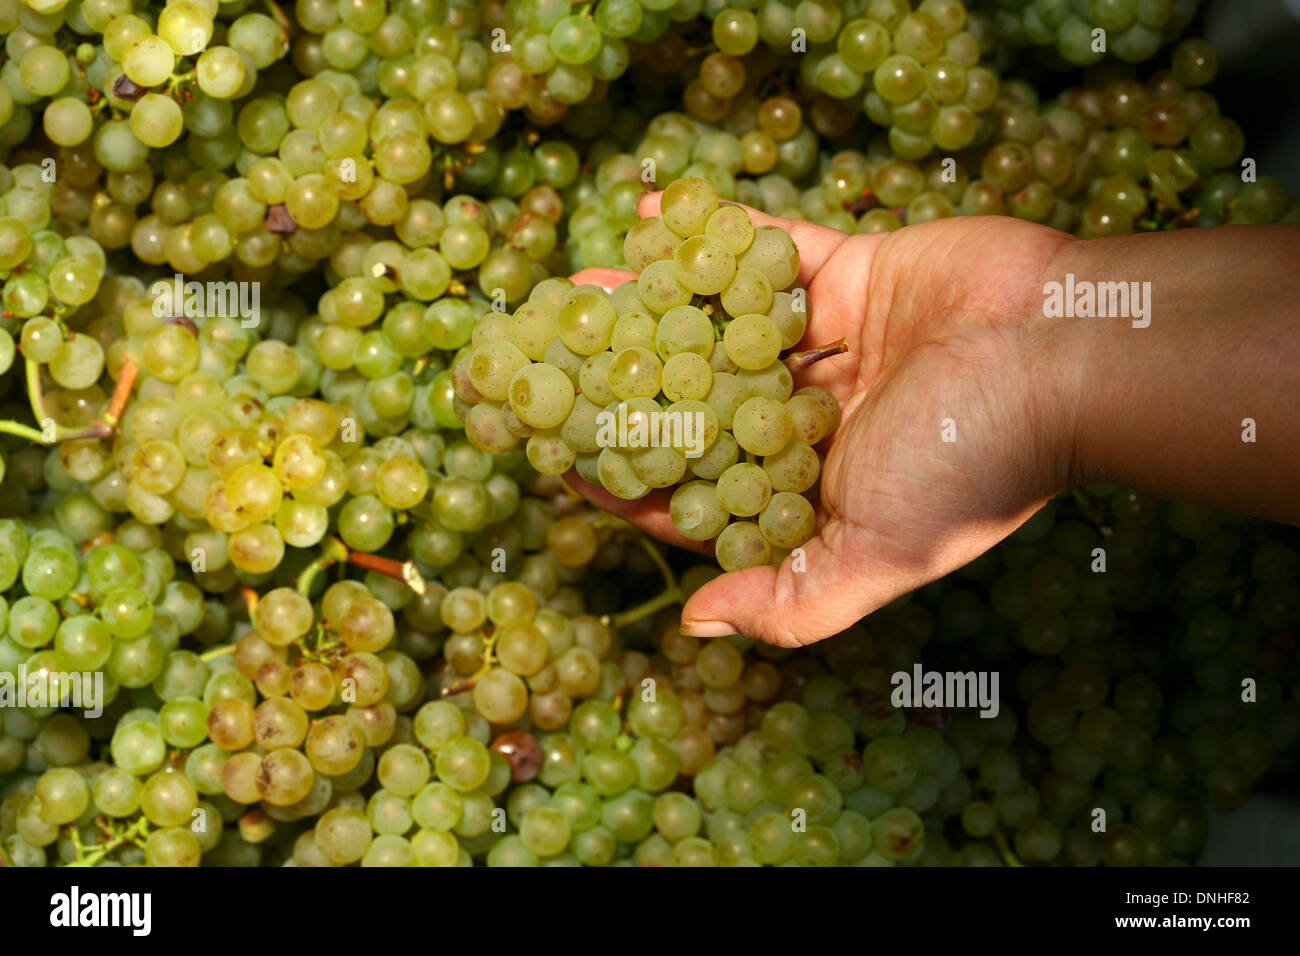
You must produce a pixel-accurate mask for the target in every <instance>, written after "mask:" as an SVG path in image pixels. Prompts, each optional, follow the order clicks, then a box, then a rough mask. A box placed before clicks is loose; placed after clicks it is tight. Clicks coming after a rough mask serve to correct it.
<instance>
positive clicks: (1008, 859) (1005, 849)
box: [993, 827, 1024, 866]
mask: <svg viewBox="0 0 1300 956" xmlns="http://www.w3.org/2000/svg"><path fill="white" fill-rule="evenodd" d="M993 842H994V843H996V844H997V845H998V852H999V853H1001V854H1002V860H1003V862H1004V863H1006V865H1007V866H1024V864H1023V863H1021V862H1020V861H1019V860H1018V859H1016V855H1015V854H1014V853H1012V852H1011V847H1009V846H1008V845H1007V838H1006V837H1004V836H1003V835H1002V828H1001V827H994V828H993Z"/></svg>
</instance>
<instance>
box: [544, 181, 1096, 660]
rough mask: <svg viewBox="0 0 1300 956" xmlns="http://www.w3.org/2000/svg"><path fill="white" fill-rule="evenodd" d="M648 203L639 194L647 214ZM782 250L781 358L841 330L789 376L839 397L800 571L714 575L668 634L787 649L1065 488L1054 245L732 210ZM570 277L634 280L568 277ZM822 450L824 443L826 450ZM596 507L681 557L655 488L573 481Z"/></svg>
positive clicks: (930, 571)
mask: <svg viewBox="0 0 1300 956" xmlns="http://www.w3.org/2000/svg"><path fill="white" fill-rule="evenodd" d="M660 195H661V194H660V193H653V194H650V195H648V196H646V197H645V199H643V200H642V203H641V208H640V213H641V215H642V216H643V217H646V216H654V215H658V214H659V199H660ZM748 211H749V213H750V215H751V216H752V217H753V218H754V221H755V223H756V224H767V225H776V226H779V227H781V228H782V229H785V230H786V231H787V232H789V233H790V235H791V237H792V238H793V239H794V241H795V244H796V245H797V246H798V248H799V256H800V270H799V282H800V284H802V285H804V286H806V287H807V289H808V297H809V323H808V330H807V333H806V334H805V336H804V340H803V342H802V343H800V345H799V348H812V347H815V346H819V345H825V344H829V343H832V342H835V341H837V340H838V339H840V338H845V339H847V340H848V343H849V351H848V353H847V354H844V355H838V356H833V357H831V358H828V359H825V360H823V361H821V362H819V363H817V364H815V365H813V366H811V367H810V368H808V369H806V370H804V371H802V372H800V373H798V374H796V376H795V380H796V387H798V386H803V385H819V386H821V387H823V388H825V389H827V390H829V391H830V392H831V393H832V394H833V395H834V396H835V397H836V398H837V399H838V400H839V402H840V405H841V407H842V414H841V418H840V423H839V426H838V428H837V429H836V430H835V432H834V433H833V434H832V435H830V436H828V437H827V439H826V440H825V441H824V442H823V444H822V446H821V447H820V449H819V450H823V451H825V454H826V459H825V465H824V468H823V472H822V479H821V490H820V508H819V511H818V533H817V535H816V536H815V537H814V538H813V539H811V540H810V541H808V542H807V543H806V544H805V545H804V546H803V556H802V562H801V565H802V568H803V570H796V566H795V562H794V561H793V560H792V558H790V557H787V558H786V559H785V561H784V562H783V563H782V565H781V566H780V567H779V568H777V567H770V566H766V567H756V568H749V569H747V570H744V571H737V572H732V573H728V574H723V575H721V576H719V577H718V578H716V579H714V580H712V581H710V582H709V583H707V584H705V585H704V586H703V587H701V588H700V589H699V590H698V591H696V592H695V594H694V595H692V596H691V598H690V600H689V601H688V602H687V603H686V606H685V608H684V609H683V613H682V625H681V628H682V631H683V632H684V633H687V634H691V635H694V636H696V637H718V636H722V635H724V634H732V633H741V634H745V635H748V636H750V637H756V638H760V639H762V640H764V641H768V642H770V643H773V644H778V645H781V646H787V647H793V646H799V645H804V644H810V643H813V642H815V641H818V640H821V639H822V638H825V637H829V636H831V635H833V634H837V633H839V632H840V631H842V630H844V629H845V628H847V627H848V626H849V625H851V624H853V623H854V622H855V621H857V620H858V619H859V618H861V617H862V616H864V615H866V614H868V613H870V612H871V611H874V610H875V609H877V608H879V607H881V606H883V605H885V604H887V603H889V602H890V601H892V600H894V599H895V598H897V597H899V596H900V595H903V594H906V593H907V592H909V591H912V590H914V589H915V588H917V587H920V586H921V585H924V584H927V583H929V582H930V581H933V580H935V579H937V578H939V577H941V576H943V575H944V574H947V573H948V572H950V571H953V570H955V569H956V568H959V567H961V566H962V565H964V564H966V563H967V562H969V561H971V560H972V559H974V558H975V557H977V556H979V555H980V554H982V553H983V552H985V551H986V550H988V549H989V548H990V547H992V546H993V545H994V544H996V543H997V542H998V541H1000V540H1002V539H1003V538H1005V537H1006V536H1007V535H1008V534H1010V533H1011V532H1012V531H1014V530H1015V529H1016V528H1017V527H1019V525H1020V524H1021V523H1023V522H1024V521H1025V519H1026V518H1028V517H1029V516H1030V515H1031V514H1033V513H1034V512H1035V511H1037V510H1038V509H1039V508H1040V507H1041V506H1042V505H1043V504H1044V503H1045V502H1046V501H1047V500H1048V499H1049V498H1051V497H1052V496H1053V495H1054V494H1056V493H1058V492H1059V491H1061V490H1063V489H1064V488H1065V487H1066V484H1067V479H1068V476H1069V474H1070V471H1071V465H1072V455H1073V449H1072V444H1073V413H1074V409H1075V408H1076V406H1077V399H1078V383H1079V380H1080V377H1081V375H1080V373H1079V371H1078V368H1079V366H1078V365H1077V363H1076V364H1075V365H1074V366H1071V364H1070V363H1069V361H1068V358H1067V360H1066V361H1064V362H1058V361H1057V360H1056V356H1057V355H1058V354H1062V353H1063V349H1062V348H1061V346H1060V345H1059V344H1058V341H1057V337H1056V336H1055V334H1054V333H1055V331H1056V329H1057V327H1058V324H1059V321H1060V320H1048V319H1045V318H1043V316H1042V308H1041V303H1042V286H1043V279H1042V277H1043V275H1044V273H1045V271H1046V268H1047V266H1048V263H1049V262H1050V260H1051V259H1052V257H1053V256H1054V255H1055V254H1056V252H1057V251H1058V249H1059V248H1060V247H1061V246H1062V245H1063V244H1064V243H1068V242H1070V241H1072V240H1070V238H1069V237H1067V236H1065V235H1063V234H1061V233H1058V232H1055V231H1053V230H1051V229H1048V228H1046V227H1043V226H1036V225H1033V224H1030V223H1026V222H1022V221H1020V220H1016V219H1010V218H1003V217H959V218H952V219H944V220H939V221H935V222H929V223H921V224H917V225H915V226H911V227H908V228H906V229H902V230H899V231H896V232H892V233H885V234H876V235H856V236H849V235H846V234H845V233H842V232H839V231H838V230H834V229H829V228H827V227H824V226H818V225H815V224H812V223H807V222H800V221H796V220H789V219H779V218H775V217H772V216H767V215H764V214H763V213H759V212H756V211H754V210H752V209H751V210H748ZM573 278H574V281H575V282H579V283H593V284H596V285H601V286H604V287H606V288H612V287H613V286H615V285H618V284H619V283H621V282H624V281H626V280H628V279H631V278H634V274H633V273H631V272H626V271H620V270H615V269H586V270H583V271H582V272H580V273H578V274H577V275H575V276H574V277H573ZM827 449H828V450H827ZM567 480H568V481H569V482H570V484H572V485H573V487H574V488H575V489H576V490H578V491H579V492H581V493H582V494H583V495H584V496H586V497H587V498H588V499H590V500H591V501H593V502H594V503H596V504H598V505H600V506H601V507H603V508H605V509H607V510H609V511H611V512H613V513H615V514H618V515H620V516H622V517H624V518H627V519H628V520H630V521H632V522H633V523H635V524H637V525H638V526H640V527H641V528H643V529H644V530H646V531H648V532H649V533H651V534H653V535H655V536H656V537H658V538H661V539H662V540H664V541H668V542H670V543H672V544H676V545H679V546H681V547H685V548H691V549H693V550H697V551H703V552H705V553H712V548H713V545H712V542H703V543H701V542H694V541H689V540H687V539H685V538H683V537H682V536H681V535H680V534H679V533H677V531H676V530H675V529H674V528H673V525H672V522H671V521H670V520H669V516H668V507H667V504H668V498H669V496H670V493H671V489H664V490H660V491H657V492H654V493H652V494H651V495H649V496H647V497H646V498H643V499H640V500H636V501H624V500H621V499H619V498H616V497H614V496H613V495H611V494H609V493H608V492H606V491H605V490H604V489H602V488H599V487H597V486H594V485H591V484H589V483H588V482H585V481H583V480H582V479H580V478H578V477H577V476H576V474H571V475H569V476H567Z"/></svg>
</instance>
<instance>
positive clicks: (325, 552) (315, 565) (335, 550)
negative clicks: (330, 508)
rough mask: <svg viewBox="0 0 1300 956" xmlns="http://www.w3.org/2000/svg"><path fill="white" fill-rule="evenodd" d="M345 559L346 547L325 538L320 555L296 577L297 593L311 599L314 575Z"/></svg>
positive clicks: (336, 541) (336, 539) (346, 556)
mask: <svg viewBox="0 0 1300 956" xmlns="http://www.w3.org/2000/svg"><path fill="white" fill-rule="evenodd" d="M347 559H348V547H347V545H345V544H344V543H343V542H342V541H340V540H339V539H338V538H326V539H325V544H324V546H323V547H322V548H321V553H320V555H319V556H318V557H317V558H316V560H314V561H313V562H312V563H311V564H309V565H307V567H305V568H303V569H302V573H301V574H299V575H298V593H299V594H301V595H302V596H303V597H311V586H312V584H313V583H315V581H316V575H318V574H320V573H321V572H322V571H324V570H325V569H326V568H328V567H330V566H331V565H333V564H336V563H338V562H339V561H346V560H347Z"/></svg>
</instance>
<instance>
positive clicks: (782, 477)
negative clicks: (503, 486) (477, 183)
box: [453, 178, 839, 570]
mask: <svg viewBox="0 0 1300 956" xmlns="http://www.w3.org/2000/svg"><path fill="white" fill-rule="evenodd" d="M624 249H625V253H624V254H625V257H626V258H627V261H628V264H629V265H630V266H632V268H633V269H635V270H636V271H638V272H639V273H640V277H639V278H638V279H637V280H636V282H635V283H630V282H629V283H627V284H625V285H623V286H620V287H619V289H618V290H616V291H615V292H614V294H613V295H608V294H606V293H605V292H604V291H603V290H602V289H599V288H597V287H594V286H576V287H570V286H571V284H570V285H566V284H565V283H562V282H556V283H553V284H549V285H548V284H543V285H540V286H538V288H537V291H536V293H535V294H534V297H533V298H530V300H529V301H528V303H526V304H525V305H524V306H522V307H521V308H520V309H519V310H517V311H516V312H515V313H514V314H513V315H511V316H509V317H507V316H505V315H504V314H502V315H500V316H499V317H498V316H493V317H491V320H490V321H484V322H482V323H480V325H479V326H478V327H477V328H476V329H475V335H476V337H477V340H476V343H475V346H474V348H473V349H472V351H470V352H468V353H466V354H465V355H464V356H463V357H462V358H461V359H458V360H457V366H456V369H454V370H453V374H457V373H458V372H459V373H460V374H459V377H458V378H457V380H456V387H457V391H458V394H459V396H460V398H461V399H462V400H463V401H465V402H467V403H470V408H469V410H468V412H467V413H466V416H465V431H466V436H467V437H468V438H469V440H470V441H471V442H473V443H474V444H475V445H476V446H477V447H479V448H482V449H484V450H486V451H490V452H494V453H502V452H506V451H509V450H510V449H512V448H514V447H515V446H516V445H517V444H518V443H519V442H520V441H521V440H523V439H526V441H527V444H526V450H527V454H528V460H529V462H530V463H531V464H532V466H533V467H534V468H536V469H537V470H538V471H540V472H541V473H543V474H561V473H563V472H566V471H568V470H569V469H570V468H576V470H577V471H578V473H579V474H580V475H582V476H583V477H584V478H585V479H587V480H588V481H592V482H594V483H598V484H600V485H601V486H602V487H604V488H605V489H606V490H607V491H609V492H610V493H611V494H614V495H616V496H617V497H619V498H623V499H635V498H640V497H643V496H645V495H646V494H648V493H649V492H650V491H651V490H652V489H656V488H669V487H675V486H679V485H680V486H679V487H676V490H675V491H674V492H673V495H672V500H671V504H670V512H671V514H672V520H673V523H674V525H675V526H676V527H677V529H678V530H679V531H680V532H681V533H682V534H683V535H685V536H686V537H688V538H690V539H692V540H696V541H707V540H709V539H712V538H714V537H717V538H718V542H717V551H718V558H719V561H720V562H721V563H722V566H723V567H724V568H726V569H728V570H736V569H739V568H745V567H752V566H754V565H757V564H764V563H767V562H768V561H770V560H772V557H773V550H772V549H773V548H777V549H780V550H781V551H782V552H787V551H789V550H791V549H793V548H796V547H798V546H799V545H801V544H803V543H804V542H805V541H807V540H808V538H810V537H811V536H812V534H813V531H814V528H815V516H814V513H813V508H812V505H811V504H810V503H809V502H808V501H807V499H806V498H804V497H803V493H804V492H808V491H810V490H811V489H813V487H814V486H815V485H816V482H817V479H818V477H819V474H820V471H821V458H820V456H819V455H818V453H817V452H816V450H815V449H814V448H813V446H814V445H816V444H817V443H818V442H820V441H821V440H822V439H823V438H825V437H826V436H827V435H828V434H829V433H830V431H831V430H832V429H833V428H834V427H835V425H836V423H837V420H838V414H839V412H838V407H837V405H836V403H835V401H834V399H833V398H832V397H831V396H830V395H829V394H828V393H826V392H825V391H824V390H822V389H803V390H801V391H800V392H799V393H798V394H795V393H794V385H793V378H792V376H791V374H790V371H789V369H788V368H786V366H785V364H784V363H783V362H782V361H781V355H782V353H783V352H788V351H789V350H790V349H791V348H793V347H794V346H795V345H796V344H797V343H798V342H799V341H800V340H801V339H802V338H803V336H804V331H805V329H806V328H807V316H806V304H805V294H804V291H803V290H802V289H800V288H798V287H797V286H796V285H795V280H796V279H797V277H798V271H799V255H798V252H797V251H796V249H795V247H794V243H793V242H792V241H791V239H790V237H789V236H788V235H787V234H786V233H784V232H783V231H781V230H780V229H776V228H774V227H771V226H759V227H757V228H755V226H754V224H753V222H752V221H751V220H750V218H749V215H748V214H747V213H746V212H745V211H744V210H743V209H741V208H740V207H737V206H722V205H719V203H718V200H717V196H716V194H715V193H714V191H713V189H712V187H710V186H709V184H708V183H707V182H705V181H704V180H700V179H693V178H686V179H681V180H677V181H676V182H674V183H673V184H672V185H670V186H669V187H668V189H667V190H666V191H665V193H664V198H663V215H662V216H661V217H654V218H651V219H646V220H643V221H642V222H640V223H638V224H637V225H635V226H633V227H632V229H631V230H629V232H628V235H627V239H626V242H625V244H624ZM786 290H790V291H786ZM661 404H662V406H663V407H662V408H661ZM660 416H662V422H663V423H664V426H663V427H664V429H665V432H664V440H662V441H660V440H659V439H658V438H654V437H653V436H655V435H658V434H659V429H660V421H661V419H660ZM619 431H621V432H623V433H624V434H623V436H622V437H618V436H617V435H616V434H615V433H616V432H619ZM638 434H640V435H641V436H643V437H642V438H637V435H638ZM742 454H743V455H744V456H745V460H743V461H742V460H741V456H742ZM688 455H690V457H688ZM688 469H689V471H690V473H691V475H692V476H693V478H691V479H689V480H685V483H682V482H683V480H684V479H686V473H687V470H688ZM733 519H740V520H735V521H733ZM744 519H756V520H753V521H750V520H744Z"/></svg>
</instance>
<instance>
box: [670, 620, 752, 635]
mask: <svg viewBox="0 0 1300 956" xmlns="http://www.w3.org/2000/svg"><path fill="white" fill-rule="evenodd" d="M680 630H681V632H682V633H683V634H685V635H686V636H687V637H726V636H727V635H728V634H739V633H740V632H739V631H737V630H736V629H735V628H734V627H732V626H731V625H730V624H727V623H726V622H724V621H682V626H681V628H680Z"/></svg>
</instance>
